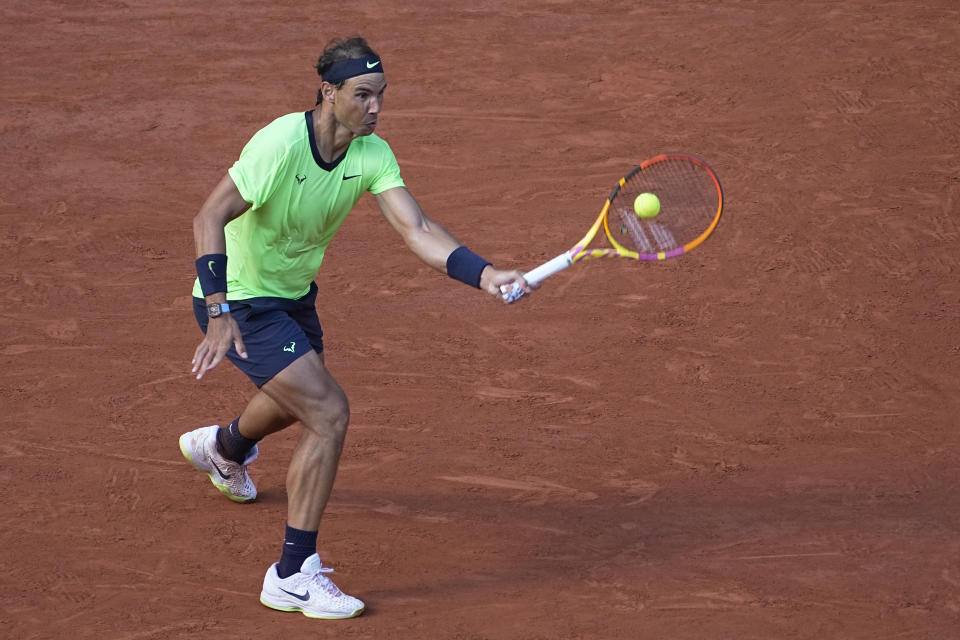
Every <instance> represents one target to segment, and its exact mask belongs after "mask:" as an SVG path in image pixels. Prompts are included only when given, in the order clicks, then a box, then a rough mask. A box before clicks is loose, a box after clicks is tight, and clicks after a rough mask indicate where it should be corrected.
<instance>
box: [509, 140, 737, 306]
mask: <svg viewBox="0 0 960 640" xmlns="http://www.w3.org/2000/svg"><path fill="white" fill-rule="evenodd" d="M679 159H682V160H686V161H688V162H693V163H694V164H696V165H699V166H700V167H701V168H703V169H704V170H705V171H706V173H707V175H709V176H710V178H711V179H712V180H713V183H714V186H716V188H717V212H716V214H715V215H714V217H713V220H712V221H711V222H710V225H709V226H708V227H707V228H706V229H705V230H704V231H703V233H701V234H700V235H699V236H697V237H696V238H694V239H693V240H691V241H690V242H688V243H686V244H684V245H683V246H680V247H677V248H675V249H671V250H670V251H660V252H658V253H639V252H637V251H632V250H630V249H627V248H626V247H624V246H623V245H621V244H620V243H619V242H617V241H616V239H615V238H614V236H613V233H612V232H611V231H610V221H609V218H608V216H607V214H608V213H609V211H610V206H611V205H612V204H613V200H614V198H616V197H617V194H618V193H619V192H620V189H621V188H623V187H624V186H625V185H626V184H627V181H628V180H630V179H631V178H632V177H633V176H635V175H636V174H637V173H639V172H641V171H644V170H645V169H647V168H649V167H650V166H652V165H654V164H656V163H658V162H663V161H666V160H679ZM722 213H723V187H722V186H721V185H720V179H719V178H717V174H716V172H715V171H714V170H713V169H712V168H711V167H710V165H708V164H707V163H706V162H705V161H704V160H703V159H701V158H698V157H697V156H694V155H691V154H688V153H663V154H660V155H657V156H654V157H652V158H650V159H649V160H645V161H644V162H642V163H641V164H640V165H639V166H637V167H634V168H633V170H631V171H630V173H628V174H627V175H625V176H624V177H622V178H620V180H619V182H617V184H616V186H614V188H613V190H612V191H611V192H610V195H609V196H607V201H606V202H605V203H604V204H603V208H602V209H601V210H600V215H598V216H597V219H596V220H595V221H594V223H593V225H592V226H591V227H590V229H589V230H588V231H587V233H586V235H584V236H583V238H582V239H581V240H580V241H579V242H577V243H576V244H575V245H574V246H573V247H571V248H570V249H568V250H567V251H564V252H563V253H561V254H560V255H558V256H557V257H555V258H552V259H551V260H548V261H547V262H545V263H543V264H542V265H540V266H538V267H536V268H534V269H531V270H530V271H528V272H526V273H524V274H523V278H524V280H526V281H527V282H528V283H530V284H537V283H539V282H542V281H543V280H545V279H547V278H549V277H550V276H552V275H554V274H556V273H559V272H560V271H563V270H564V269H566V268H567V267H569V266H570V265H572V264H574V263H575V262H580V261H581V260H593V259H597V258H631V259H633V260H640V261H646V262H654V261H659V260H666V259H668V258H675V257H677V256H680V255H683V254H684V253H687V252H688V251H692V250H693V249H695V248H696V247H698V246H699V245H700V244H701V243H702V242H703V241H704V240H706V239H707V238H708V237H709V236H710V234H711V233H713V230H714V229H716V228H717V224H719V222H720V216H721V214H722ZM601 226H602V227H603V230H604V233H605V234H606V236H607V240H609V242H610V244H611V246H612V247H613V248H612V249H587V246H588V245H589V244H590V243H591V242H592V241H593V239H594V238H595V237H596V235H597V233H598V232H599V231H600V227H601ZM501 293H502V295H503V299H504V300H505V301H506V302H508V303H509V302H514V301H515V300H518V299H519V298H521V297H522V296H523V295H524V294H523V289H521V288H520V287H516V286H515V287H513V288H512V289H511V288H509V287H506V286H504V287H501Z"/></svg>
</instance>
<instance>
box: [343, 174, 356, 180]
mask: <svg viewBox="0 0 960 640" xmlns="http://www.w3.org/2000/svg"><path fill="white" fill-rule="evenodd" d="M359 177H360V174H359V173H358V174H357V175H355V176H343V179H344V180H352V179H353V178H359Z"/></svg>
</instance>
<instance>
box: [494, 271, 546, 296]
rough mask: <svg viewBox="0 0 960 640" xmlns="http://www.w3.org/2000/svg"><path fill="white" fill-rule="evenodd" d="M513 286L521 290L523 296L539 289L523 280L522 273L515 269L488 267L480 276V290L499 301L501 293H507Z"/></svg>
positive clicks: (536, 285)
mask: <svg viewBox="0 0 960 640" xmlns="http://www.w3.org/2000/svg"><path fill="white" fill-rule="evenodd" d="M514 286H516V287H520V288H521V289H523V292H524V294H529V293H530V292H531V291H533V290H534V289H538V288H539V287H540V285H539V284H530V283H529V282H527V281H526V280H524V278H523V272H522V271H517V270H516V269H512V270H509V271H507V270H502V269H496V268H494V267H493V266H492V265H488V266H487V267H486V268H485V269H484V270H483V273H481V274H480V288H481V289H483V290H484V291H486V292H487V293H489V294H490V295H492V296H497V297H498V298H500V299H501V300H502V299H503V291H505V290H506V291H509V290H511V289H513V287H514Z"/></svg>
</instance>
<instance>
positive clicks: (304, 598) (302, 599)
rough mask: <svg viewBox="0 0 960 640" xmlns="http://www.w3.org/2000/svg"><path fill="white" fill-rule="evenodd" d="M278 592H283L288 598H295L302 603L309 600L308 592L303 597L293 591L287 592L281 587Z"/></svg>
mask: <svg viewBox="0 0 960 640" xmlns="http://www.w3.org/2000/svg"><path fill="white" fill-rule="evenodd" d="M280 591H283V592H284V593H285V594H287V595H288V596H293V597H294V598H296V599H297V600H301V601H303V602H306V601H307V600H309V599H310V592H309V591H307V592H305V593H304V594H303V595H300V594H299V593H294V592H293V591H287V590H286V589H284V588H283V587H280Z"/></svg>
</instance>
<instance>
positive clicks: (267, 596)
mask: <svg viewBox="0 0 960 640" xmlns="http://www.w3.org/2000/svg"><path fill="white" fill-rule="evenodd" d="M327 573H333V569H331V568H330V567H325V566H323V563H321V562H320V556H318V555H317V554H313V555H312V556H310V557H309V558H307V559H306V560H304V561H303V565H302V566H301V567H300V572H299V573H295V574H293V575H292V576H289V577H287V578H281V577H280V576H279V575H278V574H277V564H276V563H274V564H272V565H270V568H269V569H267V575H266V576H265V577H264V578H263V591H261V592H260V602H262V603H263V604H264V605H266V606H268V607H270V608H271V609H277V610H278V611H299V612H300V613H302V614H303V615H305V616H307V617H308V618H321V619H323V620H339V619H342V618H354V617H356V616H358V615H360V614H361V613H363V608H364V604H363V602H362V601H360V600H358V599H356V598H354V597H353V596H348V595H347V594H345V593H344V592H343V591H340V589H338V588H337V585H335V584H333V581H332V580H330V578H328V577H327V576H326V575H324V574H327Z"/></svg>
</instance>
